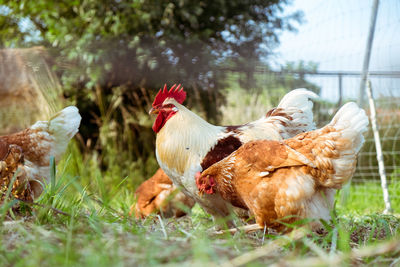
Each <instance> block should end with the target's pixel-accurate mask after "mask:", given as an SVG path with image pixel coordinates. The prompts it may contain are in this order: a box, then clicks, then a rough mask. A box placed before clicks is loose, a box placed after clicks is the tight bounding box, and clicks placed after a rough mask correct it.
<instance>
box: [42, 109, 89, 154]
mask: <svg viewBox="0 0 400 267" xmlns="http://www.w3.org/2000/svg"><path fill="white" fill-rule="evenodd" d="M80 123H81V116H80V115H79V110H78V109H77V108H76V107H74V106H69V107H66V108H64V109H63V110H62V111H60V112H59V113H57V114H56V115H54V116H53V117H52V118H51V119H50V120H49V128H48V129H49V130H48V131H49V133H50V134H51V135H52V136H53V137H54V139H55V140H54V154H55V155H54V156H55V157H59V156H61V155H62V154H63V153H64V152H65V149H66V148H67V146H68V143H69V141H70V140H71V139H72V137H74V136H75V134H76V133H77V132H78V128H79V125H80Z"/></svg>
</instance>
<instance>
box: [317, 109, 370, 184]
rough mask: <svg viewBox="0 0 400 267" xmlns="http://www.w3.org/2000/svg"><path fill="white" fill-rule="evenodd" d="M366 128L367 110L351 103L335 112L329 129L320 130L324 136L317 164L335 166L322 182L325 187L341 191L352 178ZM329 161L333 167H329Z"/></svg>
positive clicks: (321, 140)
mask: <svg viewBox="0 0 400 267" xmlns="http://www.w3.org/2000/svg"><path fill="white" fill-rule="evenodd" d="M367 126H368V117H367V115H366V114H365V111H364V110H363V109H361V108H359V107H358V106H357V104H355V103H353V102H350V103H347V104H345V105H344V106H343V107H342V108H341V109H340V110H339V111H338V112H337V113H336V115H335V116H334V118H333V119H332V121H331V122H330V123H329V124H328V125H327V126H326V127H324V128H322V129H321V130H319V132H320V133H322V134H321V135H320V136H319V137H317V138H316V139H315V141H316V142H318V143H319V144H320V146H321V151H320V152H319V153H316V154H315V157H316V159H315V160H316V161H317V162H318V163H317V165H320V166H332V167H333V171H334V172H333V173H332V174H331V175H329V177H328V179H326V180H324V181H321V182H322V184H323V185H324V186H326V187H334V188H340V187H341V186H342V185H343V184H344V183H346V182H347V181H349V180H350V179H351V177H352V176H353V174H354V172H355V169H356V163H357V156H358V153H359V152H360V149H361V147H362V145H363V144H364V136H363V133H364V132H365V131H367ZM327 162H330V163H331V164H332V165H330V164H327V165H326V164H325V163H327ZM321 177H322V176H320V177H319V179H320V180H321Z"/></svg>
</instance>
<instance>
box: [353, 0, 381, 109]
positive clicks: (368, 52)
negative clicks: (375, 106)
mask: <svg viewBox="0 0 400 267" xmlns="http://www.w3.org/2000/svg"><path fill="white" fill-rule="evenodd" d="M378 5H379V0H374V4H373V6H372V11H371V20H370V23H369V32H368V39H367V46H366V48H365V55H364V62H363V68H362V75H361V82H360V90H359V95H358V105H359V106H360V107H363V106H364V92H365V83H366V81H367V76H368V69H369V60H370V58H371V49H372V42H373V41H374V33H375V25H376V17H377V15H378Z"/></svg>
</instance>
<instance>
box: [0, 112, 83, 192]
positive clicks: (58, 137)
mask: <svg viewBox="0 0 400 267" xmlns="http://www.w3.org/2000/svg"><path fill="white" fill-rule="evenodd" d="M80 122H81V116H80V115H79V112H78V109H77V108H76V107H73V106H70V107H67V108H65V109H63V110H62V111H60V112H59V113H57V114H55V115H54V116H53V117H52V118H51V119H50V120H49V121H38V122H36V123H35V124H34V125H32V126H31V127H29V128H27V129H25V130H23V131H21V132H18V133H14V134H10V135H4V136H0V175H1V177H0V179H2V180H0V186H1V190H2V192H3V189H4V188H7V187H8V186H9V182H10V181H11V178H12V176H13V175H16V177H17V179H16V182H15V184H14V185H13V194H14V196H15V197H17V198H18V196H20V194H24V197H23V198H24V199H25V200H32V199H34V198H36V197H38V196H39V195H40V194H41V193H42V191H43V187H42V185H43V183H44V182H49V181H50V158H51V157H52V156H53V157H54V158H55V161H56V162H57V161H59V160H60V158H61V156H62V155H63V154H64V152H65V150H66V149H67V145H68V143H69V141H70V140H71V138H72V137H74V135H75V134H76V133H77V132H78V128H79V125H80ZM17 187H18V188H19V189H18V190H20V191H21V190H22V191H21V192H19V191H18V190H17ZM14 189H15V190H14ZM14 191H15V192H14ZM17 191H18V192H19V193H18V192H17ZM3 193H4V192H3Z"/></svg>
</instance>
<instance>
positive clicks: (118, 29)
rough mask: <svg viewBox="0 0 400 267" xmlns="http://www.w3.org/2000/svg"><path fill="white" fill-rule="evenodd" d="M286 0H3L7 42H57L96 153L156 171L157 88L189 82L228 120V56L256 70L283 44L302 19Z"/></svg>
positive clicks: (52, 47)
mask: <svg viewBox="0 0 400 267" xmlns="http://www.w3.org/2000/svg"><path fill="white" fill-rule="evenodd" d="M286 5H287V1H286V0H282V1H279V0H269V1H258V0H253V1H244V2H243V1H226V0H218V1H195V0H185V1H181V0H179V1H178V0H176V1H161V0H147V1H111V0H102V1H97V0H81V1H79V0H78V1H67V0H62V1H48V0H38V1H29V0H22V1H4V0H0V6H1V7H2V9H4V12H0V15H2V16H4V18H3V19H4V20H7V21H6V23H4V26H3V25H2V27H0V45H1V46H5V47H15V46H27V45H33V44H34V45H42V46H44V47H47V48H48V49H49V51H50V52H51V54H52V55H53V58H54V59H55V62H54V63H55V64H54V67H55V70H56V71H57V73H58V75H59V76H60V77H61V81H62V84H63V89H64V90H63V91H64V95H65V96H66V97H67V98H68V99H70V101H72V102H75V103H76V104H77V106H78V108H79V109H80V112H81V114H82V117H83V120H82V125H81V128H80V133H81V136H82V137H83V138H82V139H81V141H82V142H81V147H82V148H83V149H85V150H86V151H92V150H93V149H96V150H97V152H98V154H96V153H95V154H93V155H92V156H93V157H96V160H99V161H100V162H101V165H102V167H103V169H107V170H108V171H112V172H113V173H115V174H116V173H118V174H121V173H122V176H127V175H129V174H132V170H135V171H138V169H139V170H140V171H139V172H140V173H142V174H143V173H145V174H146V175H147V173H149V172H151V171H154V168H155V164H154V162H153V160H151V159H154V152H153V151H154V134H153V132H152V131H151V128H150V126H151V119H149V118H148V116H147V114H146V111H147V109H148V108H149V106H150V105H151V102H152V99H153V97H154V95H155V93H156V90H157V89H158V88H160V87H161V86H162V85H163V84H164V83H167V84H169V85H172V84H173V83H176V82H178V81H182V82H183V84H184V86H185V88H186V89H187V90H188V95H190V96H191V97H190V98H189V99H188V103H187V104H188V106H189V107H191V108H194V109H195V110H200V111H202V112H203V114H204V115H205V117H206V118H207V119H208V120H209V121H210V122H213V123H216V122H218V120H219V118H220V117H219V116H218V115H219V110H218V107H219V106H220V105H221V104H222V102H223V99H222V95H221V93H220V91H221V90H222V89H224V88H226V86H227V84H226V79H225V74H226V72H224V71H221V68H220V67H221V64H222V63H224V64H229V66H231V67H235V68H236V67H240V68H242V69H243V68H244V69H245V71H246V73H247V74H246V75H247V76H249V77H250V76H252V72H253V71H254V68H255V66H256V62H258V61H259V59H260V58H261V57H263V58H266V57H267V56H268V55H270V54H271V53H272V50H273V48H274V47H276V45H277V44H279V38H278V37H279V34H280V33H281V32H282V31H284V30H294V28H293V26H292V24H293V22H296V21H299V20H300V17H301V16H300V15H301V14H300V13H294V14H291V15H288V16H285V15H283V12H282V11H283V8H284V7H285V6H286ZM22 22H24V23H22ZM22 25H25V26H24V27H23V26H22ZM8 34H11V35H12V37H13V38H9V35H8ZM27 37H30V38H27ZM28 39H29V40H28ZM225 62H228V63H225ZM243 62H245V63H246V64H243ZM148 159H150V161H151V162H150V164H146V163H149V162H147V161H148ZM115 162H118V163H121V164H119V165H118V164H114V163H115ZM133 165H135V166H133ZM144 165H147V166H150V167H143V166H144ZM114 166H118V167H117V168H114ZM113 168H114V169H113Z"/></svg>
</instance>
